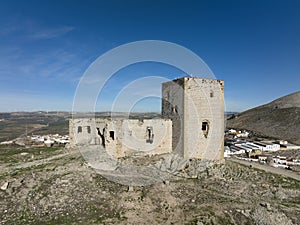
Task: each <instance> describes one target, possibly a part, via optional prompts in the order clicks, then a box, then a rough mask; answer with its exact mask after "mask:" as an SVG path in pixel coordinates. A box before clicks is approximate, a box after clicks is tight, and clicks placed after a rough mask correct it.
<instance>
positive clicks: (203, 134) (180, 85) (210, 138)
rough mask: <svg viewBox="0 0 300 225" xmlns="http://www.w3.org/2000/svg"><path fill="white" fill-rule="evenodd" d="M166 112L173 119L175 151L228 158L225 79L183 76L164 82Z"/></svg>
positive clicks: (203, 156)
mask: <svg viewBox="0 0 300 225" xmlns="http://www.w3.org/2000/svg"><path fill="white" fill-rule="evenodd" d="M162 116H163V118H170V119H171V120H172V148H173V152H174V153H177V154H179V155H181V156H183V157H184V158H198V159H208V160H222V159H223V158H224V81H222V80H213V79H203V78H196V77H183V78H179V79H176V80H173V81H169V82H166V83H163V84H162Z"/></svg>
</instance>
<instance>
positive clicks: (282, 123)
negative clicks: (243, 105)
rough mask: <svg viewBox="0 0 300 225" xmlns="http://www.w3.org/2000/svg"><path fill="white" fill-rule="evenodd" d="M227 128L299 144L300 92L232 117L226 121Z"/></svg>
mask: <svg viewBox="0 0 300 225" xmlns="http://www.w3.org/2000/svg"><path fill="white" fill-rule="evenodd" d="M227 127H232V128H237V129H247V130H251V131H254V132H257V133H261V134H263V135H266V136H269V137H274V138H279V139H285V140H288V141H290V142H293V143H297V144H300V92H295V93H293V94H290V95H287V96H284V97H281V98H279V99H276V100H274V101H272V102H270V103H268V104H266V105H262V106H259V107H256V108H253V109H250V110H248V111H245V112H242V113H240V114H237V115H235V116H232V117H230V118H229V119H228V120H227Z"/></svg>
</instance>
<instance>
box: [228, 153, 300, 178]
mask: <svg viewBox="0 0 300 225" xmlns="http://www.w3.org/2000/svg"><path fill="white" fill-rule="evenodd" d="M226 160H228V161H233V162H237V163H240V164H243V165H246V166H252V167H254V168H257V169H260V170H264V171H266V172H270V173H275V174H279V175H282V176H285V177H290V178H293V179H295V180H298V181H300V174H299V173H297V172H293V171H290V170H286V169H281V168H276V167H273V166H269V165H266V164H261V163H258V162H250V161H245V160H241V159H237V158H226Z"/></svg>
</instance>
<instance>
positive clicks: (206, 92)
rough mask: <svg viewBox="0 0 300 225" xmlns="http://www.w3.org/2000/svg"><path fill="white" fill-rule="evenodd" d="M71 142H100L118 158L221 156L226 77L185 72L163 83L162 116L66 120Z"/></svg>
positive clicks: (222, 153)
mask: <svg viewBox="0 0 300 225" xmlns="http://www.w3.org/2000/svg"><path fill="white" fill-rule="evenodd" d="M69 132H70V139H71V142H70V143H71V145H73V146H75V145H77V146H78V145H99V146H101V147H102V148H104V149H105V150H106V152H107V153H108V154H109V155H111V156H113V157H116V158H120V157H124V156H130V155H134V154H143V155H145V154H146V155H155V154H165V153H174V154H177V155H180V156H181V157H184V158H196V159H208V160H222V159H223V158H224V149H223V146H224V144H223V143H224V82H223V81H221V80H213V79H203V78H195V77H183V78H180V79H176V80H173V81H169V82H166V83H163V84H162V119H145V120H134V119H98V118H97V119H95V118H77V119H72V120H70V124H69Z"/></svg>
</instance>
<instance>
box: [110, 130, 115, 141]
mask: <svg viewBox="0 0 300 225" xmlns="http://www.w3.org/2000/svg"><path fill="white" fill-rule="evenodd" d="M109 137H110V138H111V139H113V140H115V132H114V131H112V130H111V131H109Z"/></svg>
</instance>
